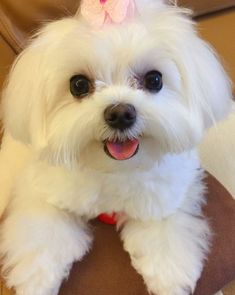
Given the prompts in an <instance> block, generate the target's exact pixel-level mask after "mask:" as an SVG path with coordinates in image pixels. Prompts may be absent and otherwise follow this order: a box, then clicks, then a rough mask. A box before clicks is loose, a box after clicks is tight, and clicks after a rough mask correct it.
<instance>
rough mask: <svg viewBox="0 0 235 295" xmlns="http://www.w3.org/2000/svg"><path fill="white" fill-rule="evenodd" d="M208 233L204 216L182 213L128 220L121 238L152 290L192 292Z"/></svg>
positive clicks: (163, 294) (176, 294) (164, 294)
mask: <svg viewBox="0 0 235 295" xmlns="http://www.w3.org/2000/svg"><path fill="white" fill-rule="evenodd" d="M209 233H210V230H209V227H208V225H207V222H206V221H205V220H203V219H202V218H197V217H194V216H191V215H187V214H185V213H179V214H175V215H174V216H172V217H169V218H168V219H165V220H163V221H160V222H158V221H149V222H141V221H135V220H132V221H129V222H127V223H126V225H125V226H124V228H123V231H122V238H123V240H124V248H125V249H126V250H127V251H128V252H129V253H130V256H131V261H132V265H133V266H134V267H135V269H136V270H137V272H138V273H140V274H141V275H142V276H143V279H144V281H145V283H146V285H147V288H148V290H149V291H150V292H151V293H153V294H156V295H189V294H192V293H193V291H194V289H195V286H196V283H197V280H198V279H199V277H200V275H201V271H202V268H203V260H204V258H205V256H206V254H207V252H208V241H209Z"/></svg>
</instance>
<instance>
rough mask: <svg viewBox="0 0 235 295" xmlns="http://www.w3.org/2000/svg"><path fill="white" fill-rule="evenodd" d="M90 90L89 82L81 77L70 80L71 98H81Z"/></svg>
mask: <svg viewBox="0 0 235 295" xmlns="http://www.w3.org/2000/svg"><path fill="white" fill-rule="evenodd" d="M90 90H91V82H90V80H89V79H88V78H87V77H86V76H83V75H76V76H73V77H72V78H71V79H70V92H71V93H72V95H73V96H76V97H83V96H85V95H87V94H88V93H89V92H90Z"/></svg>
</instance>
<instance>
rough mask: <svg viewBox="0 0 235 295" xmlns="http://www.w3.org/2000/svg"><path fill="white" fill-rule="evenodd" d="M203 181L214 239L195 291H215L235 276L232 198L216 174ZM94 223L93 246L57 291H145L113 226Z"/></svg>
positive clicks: (83, 294)
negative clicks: (206, 186) (215, 176)
mask: <svg viewBox="0 0 235 295" xmlns="http://www.w3.org/2000/svg"><path fill="white" fill-rule="evenodd" d="M206 181H207V183H208V195H207V201H208V202H207V205H206V206H205V214H206V216H208V218H209V220H210V223H211V226H212V228H213V231H214V240H213V247H212V250H211V253H210V255H209V258H208V261H207V263H206V266H205V268H204V271H203V274H202V277H201V279H200V280H199V282H198V285H197V288H196V291H195V293H194V295H214V293H215V292H217V291H218V290H220V289H222V287H223V286H225V285H226V284H227V283H229V282H230V281H231V280H232V279H234V278H235V259H234V253H235V201H234V200H233V199H232V198H231V196H230V195H229V193H228V192H227V191H226V190H225V189H224V188H223V187H222V185H221V184H220V183H219V182H218V181H217V180H215V178H213V177H212V176H210V175H209V176H208V177H207V179H206ZM93 225H94V233H95V239H94V245H93V249H92V250H91V251H90V253H89V254H88V255H87V256H86V257H85V258H84V259H83V260H82V261H81V262H79V263H76V264H75V265H74V267H73V269H72V272H71V274H70V276H69V279H68V281H67V282H65V283H64V284H63V286H62V288H61V291H60V295H77V294H79V295H106V294H107V295H110V294H111V295H147V294H148V293H147V291H146V288H145V286H144V284H143V281H142V278H141V277H140V276H139V275H138V274H137V273H136V271H135V270H134V269H133V268H132V266H131V264H130V259H129V256H128V254H127V253H126V252H125V251H124V250H123V248H122V243H121V242H120V239H119V236H118V234H117V232H116V231H115V228H114V226H111V225H106V224H102V223H100V222H98V221H95V222H94V224H93Z"/></svg>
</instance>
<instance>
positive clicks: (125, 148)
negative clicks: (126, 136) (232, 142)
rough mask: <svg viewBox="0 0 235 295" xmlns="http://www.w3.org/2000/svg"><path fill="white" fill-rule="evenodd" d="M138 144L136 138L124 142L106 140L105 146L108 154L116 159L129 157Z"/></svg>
mask: <svg viewBox="0 0 235 295" xmlns="http://www.w3.org/2000/svg"><path fill="white" fill-rule="evenodd" d="M138 145H139V141H138V140H137V139H134V140H126V141H124V142H111V141H107V143H106V146H107V149H108V151H109V153H110V155H111V156H112V157H113V158H115V159H116V160H126V159H129V158H131V157H132V156H133V155H134V154H135V152H136V150H137V148H138Z"/></svg>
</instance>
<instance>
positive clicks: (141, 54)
mask: <svg viewBox="0 0 235 295" xmlns="http://www.w3.org/2000/svg"><path fill="white" fill-rule="evenodd" d="M230 97H231V93H230V86H229V82H228V80H227V77H226V75H225V73H224V71H223V69H222V67H221V66H220V65H219V63H218V61H217V60H216V58H215V57H214V55H213V54H212V52H211V51H210V49H209V48H208V47H207V45H206V44H204V43H203V41H201V40H200V39H199V38H198V37H197V36H196V35H195V33H194V30H193V27H192V24H191V23H190V22H189V21H188V19H187V18H186V17H184V16H182V15H181V14H180V12H179V10H178V9H176V8H168V7H165V9H161V11H159V12H156V13H155V14H154V17H152V18H151V19H147V20H146V19H143V18H139V19H136V20H135V21H131V22H130V23H128V24H123V25H119V26H115V25H113V26H112V25H109V26H106V27H104V28H102V29H100V30H93V29H91V28H90V27H89V26H88V25H87V24H85V23H83V21H82V20H80V19H72V18H71V19H65V20H61V21H58V22H55V23H51V24H49V25H48V26H47V27H45V28H44V29H43V31H42V32H41V34H40V35H39V36H38V38H37V39H36V40H35V41H33V42H32V44H31V45H30V47H28V48H27V49H26V50H25V51H24V52H23V53H22V55H21V56H20V57H19V58H18V60H17V61H16V63H15V66H14V67H13V70H12V73H11V75H10V81H9V84H8V87H7V89H6V93H5V101H4V103H5V124H6V129H8V130H9V131H10V132H11V133H12V135H13V136H14V137H15V138H17V139H20V140H22V141H23V142H26V143H30V144H32V146H33V147H34V148H35V149H36V150H37V151H38V153H39V156H40V157H41V158H43V159H47V160H49V161H51V162H53V163H55V164H61V165H66V166H73V165H74V164H76V163H78V162H80V163H81V164H82V165H85V166H89V167H93V168H95V169H101V170H104V171H110V170H119V169H129V168H131V169H133V168H135V167H139V168H142V169H145V168H146V167H149V166H151V165H152V164H153V163H154V162H156V161H157V160H160V159H161V158H162V157H163V156H164V155H165V154H168V153H181V152H183V151H186V150H189V149H191V148H193V147H195V146H196V145H197V144H198V143H199V141H200V140H201V138H202V135H203V131H204V129H205V128H206V127H208V126H209V125H211V122H213V120H217V119H220V118H222V117H223V116H224V115H225V114H226V113H227V111H228V109H229V107H230Z"/></svg>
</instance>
